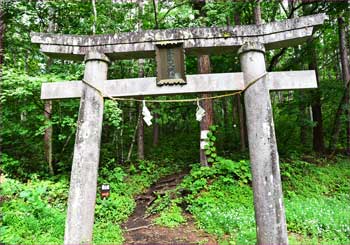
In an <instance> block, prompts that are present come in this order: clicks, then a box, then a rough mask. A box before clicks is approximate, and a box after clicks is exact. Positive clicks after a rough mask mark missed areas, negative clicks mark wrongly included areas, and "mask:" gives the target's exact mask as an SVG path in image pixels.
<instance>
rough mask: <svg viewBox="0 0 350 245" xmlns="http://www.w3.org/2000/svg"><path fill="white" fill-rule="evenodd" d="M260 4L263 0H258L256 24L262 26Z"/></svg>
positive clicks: (255, 13) (255, 9)
mask: <svg viewBox="0 0 350 245" xmlns="http://www.w3.org/2000/svg"><path fill="white" fill-rule="evenodd" d="M260 3H261V0H256V5H255V7H254V22H255V24H256V25H261V24H262V19H261V7H260Z"/></svg>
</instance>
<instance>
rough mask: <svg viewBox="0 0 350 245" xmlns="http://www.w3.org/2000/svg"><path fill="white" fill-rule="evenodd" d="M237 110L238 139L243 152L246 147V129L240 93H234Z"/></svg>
mask: <svg viewBox="0 0 350 245" xmlns="http://www.w3.org/2000/svg"><path fill="white" fill-rule="evenodd" d="M236 98H237V99H236V103H237V111H238V116H239V117H238V118H239V140H240V143H241V145H240V148H241V151H242V152H244V151H245V150H246V149H247V129H246V125H245V120H246V119H245V115H244V108H243V102H242V97H241V95H236Z"/></svg>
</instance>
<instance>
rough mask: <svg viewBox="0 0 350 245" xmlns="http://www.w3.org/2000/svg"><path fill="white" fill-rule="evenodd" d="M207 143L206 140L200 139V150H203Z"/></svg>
mask: <svg viewBox="0 0 350 245" xmlns="http://www.w3.org/2000/svg"><path fill="white" fill-rule="evenodd" d="M206 145H208V142H207V141H204V140H202V141H201V150H205V146H206Z"/></svg>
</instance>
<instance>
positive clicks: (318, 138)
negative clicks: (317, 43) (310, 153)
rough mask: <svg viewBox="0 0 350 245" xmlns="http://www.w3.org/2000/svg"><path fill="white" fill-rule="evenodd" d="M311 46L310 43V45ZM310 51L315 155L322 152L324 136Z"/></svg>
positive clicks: (316, 70) (316, 69) (319, 96)
mask: <svg viewBox="0 0 350 245" xmlns="http://www.w3.org/2000/svg"><path fill="white" fill-rule="evenodd" d="M311 45H312V43H311ZM310 50H311V62H310V64H309V69H310V70H315V72H316V80H317V87H318V88H317V89H315V90H313V91H312V92H311V93H312V102H311V106H312V118H313V121H314V122H316V126H315V127H313V149H314V151H315V152H317V153H323V152H324V136H323V120H322V108H321V107H322V105H321V91H320V89H319V88H320V81H319V75H318V66H317V56H316V51H315V48H314V46H313V45H312V46H311V47H310Z"/></svg>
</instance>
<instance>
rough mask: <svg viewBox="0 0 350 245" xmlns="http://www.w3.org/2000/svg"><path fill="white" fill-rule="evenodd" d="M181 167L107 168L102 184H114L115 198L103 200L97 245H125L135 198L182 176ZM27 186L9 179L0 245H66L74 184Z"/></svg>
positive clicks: (3, 194) (36, 182)
mask: <svg viewBox="0 0 350 245" xmlns="http://www.w3.org/2000/svg"><path fill="white" fill-rule="evenodd" d="M178 170H179V167H178V165H176V164H169V163H168V162H167V163H160V164H155V163H154V162H151V161H140V162H138V163H135V164H131V165H130V166H128V167H123V168H122V167H114V168H108V169H107V168H103V169H101V170H100V174H99V176H100V177H99V179H98V183H99V185H100V184H102V183H108V184H109V185H110V188H111V195H110V197H109V198H108V199H105V200H102V199H101V198H100V196H99V193H98V196H97V201H96V209H95V225H94V238H93V239H94V243H95V244H121V243H123V236H122V230H121V227H120V224H121V223H122V222H123V221H125V220H126V219H127V218H128V217H129V216H130V215H131V213H132V212H133V210H134V208H135V205H136V204H135V201H134V196H135V195H136V194H138V193H141V192H142V191H144V190H145V189H146V188H148V187H149V186H150V185H151V184H153V183H154V182H155V181H157V180H158V179H159V178H160V177H162V176H164V175H167V174H169V173H173V172H174V171H175V172H176V171H178ZM57 179H59V180H58V181H57V180H55V181H54V180H40V179H38V178H37V177H35V176H34V177H32V179H31V180H29V181H28V182H26V183H21V182H19V181H16V180H13V179H10V178H6V180H5V182H4V183H2V184H1V198H2V204H1V207H0V211H1V214H2V216H1V220H0V224H1V228H0V241H1V242H2V243H5V244H62V243H63V235H64V224H65V215H66V203H67V195H68V179H66V178H57Z"/></svg>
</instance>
